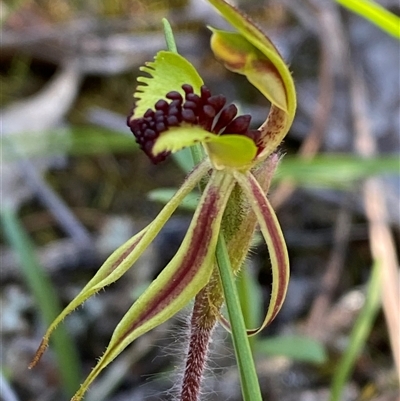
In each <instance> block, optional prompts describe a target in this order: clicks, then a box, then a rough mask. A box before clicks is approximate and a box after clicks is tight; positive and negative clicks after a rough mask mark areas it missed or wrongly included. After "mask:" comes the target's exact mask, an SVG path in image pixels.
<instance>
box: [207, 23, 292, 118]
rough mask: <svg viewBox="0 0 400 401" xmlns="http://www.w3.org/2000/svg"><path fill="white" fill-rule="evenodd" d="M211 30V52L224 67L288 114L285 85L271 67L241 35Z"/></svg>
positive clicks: (269, 62)
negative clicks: (240, 76)
mask: <svg viewBox="0 0 400 401" xmlns="http://www.w3.org/2000/svg"><path fill="white" fill-rule="evenodd" d="M210 29H211V31H212V33H213V35H212V37H211V48H212V50H213V52H214V54H215V56H216V57H217V58H218V59H219V60H221V61H223V63H224V65H225V67H226V68H228V69H229V70H231V71H233V72H237V73H239V74H242V75H245V76H246V78H247V79H248V80H249V82H250V83H251V84H252V85H254V86H255V87H256V88H257V89H258V90H259V91H260V92H261V93H262V94H263V95H264V96H265V97H266V98H267V99H268V100H269V101H270V102H271V103H272V104H274V105H276V106H278V107H279V108H280V109H282V110H285V111H286V112H288V104H287V95H286V88H285V82H284V80H283V79H282V77H281V75H280V73H279V71H278V70H277V68H276V66H275V65H274V63H273V62H272V61H271V60H270V59H269V58H267V57H266V56H265V55H264V54H263V53H262V52H261V51H260V50H259V49H257V48H256V47H255V46H253V45H252V44H251V43H250V42H249V41H248V40H246V39H245V38H244V37H243V36H242V35H241V34H240V33H234V32H226V31H221V30H219V29H214V28H210Z"/></svg>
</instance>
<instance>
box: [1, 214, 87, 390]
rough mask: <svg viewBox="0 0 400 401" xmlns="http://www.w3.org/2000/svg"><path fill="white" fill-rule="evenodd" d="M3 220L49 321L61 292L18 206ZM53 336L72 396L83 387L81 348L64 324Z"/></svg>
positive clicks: (39, 306)
mask: <svg viewBox="0 0 400 401" xmlns="http://www.w3.org/2000/svg"><path fill="white" fill-rule="evenodd" d="M1 221H2V225H3V231H4V235H5V238H6V239H7V241H8V242H9V243H10V245H11V247H12V248H13V250H14V251H15V253H16V254H17V256H18V258H19V259H20V266H21V269H22V273H23V276H24V278H25V281H26V283H27V285H28V287H29V289H30V290H31V292H32V294H33V296H34V298H35V300H36V303H37V305H38V308H39V310H40V313H41V316H42V318H43V320H44V323H45V324H46V325H48V324H50V323H51V322H52V321H53V319H54V318H55V317H56V316H57V315H58V314H59V312H60V311H61V305H60V302H59V300H58V296H57V293H56V291H55V289H54V287H53V286H52V284H51V282H50V280H49V278H48V277H47V275H46V274H45V273H44V271H43V269H42V267H41V266H40V264H39V262H38V260H37V258H36V255H35V251H34V248H33V244H32V242H31V240H30V238H29V237H28V235H27V233H26V232H25V230H24V228H23V227H22V225H21V224H20V222H19V221H18V217H17V215H16V213H15V212H14V210H13V209H12V208H7V207H3V208H2V211H1ZM53 340H54V350H55V354H56V358H57V362H58V367H59V372H60V375H61V378H62V383H63V388H64V391H65V393H66V394H67V395H69V396H72V395H73V394H74V393H75V391H76V389H77V388H78V387H79V384H80V379H81V375H80V364H79V358H78V352H77V350H76V348H75V345H74V343H73V342H72V340H71V338H70V337H69V335H68V333H67V331H66V330H65V329H64V328H63V327H60V328H59V329H58V330H57V331H56V332H55V333H54V337H53Z"/></svg>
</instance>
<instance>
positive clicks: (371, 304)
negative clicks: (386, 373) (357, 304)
mask: <svg viewBox="0 0 400 401" xmlns="http://www.w3.org/2000/svg"><path fill="white" fill-rule="evenodd" d="M380 268H381V266H380V264H379V263H378V262H377V261H375V263H374V265H373V268H372V273H371V277H370V279H369V283H368V288H367V293H366V300H365V304H364V306H363V308H362V310H361V313H360V315H359V316H358V318H357V320H356V323H355V325H354V328H353V330H352V332H351V335H350V342H349V345H348V347H347V349H346V351H345V353H344V354H343V356H342V358H341V360H340V361H339V364H338V366H337V367H336V370H335V373H334V375H333V378H332V385H331V397H330V401H340V400H341V395H342V392H343V388H344V386H345V384H346V382H347V380H348V378H349V376H350V374H351V371H352V369H353V367H354V364H355V363H356V360H357V357H358V356H359V355H360V353H361V351H362V349H363V347H364V345H365V342H366V340H367V338H368V336H369V334H370V332H371V329H372V325H373V323H374V320H375V317H376V315H377V313H378V311H379V308H380V305H381V302H380V299H381V291H380V289H381V282H380Z"/></svg>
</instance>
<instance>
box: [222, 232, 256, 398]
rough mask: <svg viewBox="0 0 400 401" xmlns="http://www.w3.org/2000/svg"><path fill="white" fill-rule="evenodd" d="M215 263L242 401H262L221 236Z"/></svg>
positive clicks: (227, 256) (226, 252)
mask: <svg viewBox="0 0 400 401" xmlns="http://www.w3.org/2000/svg"><path fill="white" fill-rule="evenodd" d="M217 261H218V267H219V273H220V276H221V282H222V287H223V289H224V296H225V302H226V307H227V310H228V315H229V321H230V324H231V329H232V340H233V345H234V348H235V354H236V361H237V364H238V368H239V374H240V382H241V385H242V394H243V400H244V401H262V397H261V390H260V385H259V383H258V378H257V372H256V368H255V365H254V360H253V355H252V351H251V347H250V343H249V338H248V337H247V333H246V326H245V323H244V318H243V314H242V310H241V307H240V301H239V296H238V293H237V289H236V284H235V279H234V276H233V272H232V268H231V264H230V261H229V255H228V251H227V249H226V244H225V241H224V239H223V237H222V235H220V238H219V241H218V247H217Z"/></svg>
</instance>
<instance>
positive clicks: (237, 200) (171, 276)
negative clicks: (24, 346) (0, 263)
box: [31, 0, 296, 401]
mask: <svg viewBox="0 0 400 401" xmlns="http://www.w3.org/2000/svg"><path fill="white" fill-rule="evenodd" d="M209 1H210V3H211V4H212V5H213V6H214V7H215V8H216V9H217V10H218V11H219V12H220V13H221V14H222V15H223V17H224V18H225V19H226V20H227V21H228V22H229V23H230V24H231V25H232V26H233V27H235V28H236V30H237V32H225V31H221V30H217V29H213V28H210V29H211V31H212V38H211V48H212V50H213V52H214V54H215V56H216V58H217V59H219V60H220V61H221V62H222V63H223V64H224V65H225V66H226V67H227V68H228V69H229V70H232V71H234V72H237V73H239V74H243V75H245V76H246V77H247V79H248V80H249V81H250V83H251V84H253V85H254V86H255V87H256V88H257V89H259V91H260V92H261V93H262V94H263V95H264V96H265V97H266V98H267V99H268V100H269V101H270V102H271V107H270V111H269V115H268V118H267V119H266V121H265V123H264V124H263V125H262V126H261V127H260V128H258V129H250V120H251V117H250V116H249V115H242V116H238V117H237V116H236V114H237V108H236V106H234V105H233V104H231V105H226V99H225V97H224V96H222V95H212V94H211V91H210V90H209V89H208V88H207V87H206V86H205V85H204V83H203V80H202V79H201V77H200V75H199V74H198V73H197V71H196V70H195V68H194V67H193V66H192V65H191V64H190V63H189V62H188V61H187V60H186V59H185V58H183V57H182V56H180V55H179V54H177V53H174V52H170V51H160V52H159V53H158V54H157V55H156V57H155V60H154V61H153V62H149V63H147V64H146V65H145V66H144V67H142V68H141V70H142V71H143V72H145V73H147V74H149V77H139V78H138V82H139V84H138V87H137V89H136V93H135V95H134V97H135V98H136V99H137V102H136V104H135V107H134V110H133V112H132V114H131V115H130V116H129V117H128V125H129V127H130V128H131V130H132V132H133V134H134V135H135V137H136V140H137V142H138V143H139V145H140V147H141V148H142V149H143V151H144V152H145V153H146V154H147V155H148V156H149V158H150V159H151V160H152V161H153V162H155V163H158V162H160V161H162V160H163V159H165V158H166V157H167V156H168V155H169V154H170V153H171V152H176V151H179V150H181V149H183V148H185V147H190V146H194V145H197V144H202V146H203V147H204V150H205V153H206V155H207V156H206V157H205V158H204V160H203V161H202V162H201V163H200V164H199V165H197V166H196V167H195V168H194V169H193V170H192V171H191V172H190V173H189V174H188V175H187V177H186V179H185V182H184V183H183V185H182V186H181V187H180V189H178V191H177V192H176V194H175V195H174V196H173V197H172V199H171V200H170V201H169V202H168V203H167V204H166V205H165V207H164V208H163V209H162V210H161V212H160V213H159V214H158V216H157V217H156V218H155V219H154V220H153V221H152V222H151V223H150V224H149V225H148V226H147V227H145V228H144V229H143V230H142V231H140V232H139V233H137V234H136V235H135V236H134V237H132V238H131V239H130V240H128V241H127V242H126V243H125V244H123V245H122V246H121V247H119V248H118V249H117V250H116V251H115V252H114V253H113V254H112V255H111V256H110V257H109V258H108V259H107V260H106V262H105V263H104V264H103V265H102V267H101V268H100V269H99V270H98V272H97V273H96V274H95V276H94V277H93V278H92V279H91V280H90V281H89V283H88V284H87V285H86V286H85V287H84V288H83V289H82V291H81V292H80V293H79V295H78V296H77V297H76V298H75V299H73V300H72V301H71V303H70V304H69V305H68V306H67V307H66V308H65V309H64V311H63V312H62V313H61V314H60V315H59V316H58V317H57V318H56V319H55V321H54V322H53V323H52V325H51V326H50V327H49V329H48V331H47V332H46V334H45V336H44V338H43V340H42V343H41V345H40V347H39V349H38V351H37V354H36V356H35V358H34V360H33V362H32V364H31V367H32V366H34V365H35V364H36V363H37V362H38V360H39V359H40V357H41V355H42V354H43V352H44V350H45V349H46V347H47V345H48V342H49V338H50V335H51V333H52V332H53V331H54V329H55V328H56V326H57V325H58V324H59V323H60V322H61V321H62V320H63V319H64V318H65V317H66V316H67V315H68V314H69V313H71V312H72V311H73V310H74V309H75V308H76V307H78V306H79V305H81V304H82V303H83V302H84V301H85V300H86V299H88V298H89V297H91V296H92V295H94V294H96V293H97V292H98V291H99V290H101V289H103V288H104V287H106V286H108V285H109V284H111V283H113V282H115V281H116V280H118V279H119V278H120V277H121V276H122V275H123V274H124V273H125V272H126V271H127V270H128V269H129V268H131V266H132V265H133V264H134V263H135V262H136V261H137V259H138V258H139V257H140V256H141V255H142V253H143V252H144V250H145V249H146V248H147V247H148V246H149V244H150V243H151V242H152V241H153V239H154V238H155V236H156V235H157V234H158V233H159V232H160V230H161V229H162V227H163V226H164V224H165V223H166V222H167V220H168V219H169V218H170V217H171V215H172V213H173V212H174V211H175V210H176V209H177V207H178V206H179V205H180V203H181V202H182V201H183V199H184V198H185V197H186V196H187V195H188V194H189V193H190V192H191V191H192V190H193V189H194V188H195V187H196V186H197V185H198V184H199V183H200V182H203V183H204V182H205V181H206V180H207V184H206V185H205V187H204V189H203V193H202V195H201V198H200V200H199V203H198V206H197V208H196V211H195V213H194V215H193V218H192V221H191V224H190V226H189V228H188V231H187V233H186V236H185V238H184V240H183V242H182V244H181V246H180V248H179V250H178V251H177V253H176V254H175V256H174V257H173V258H172V260H171V261H170V262H169V263H168V265H167V266H166V267H165V268H164V269H163V270H162V272H161V273H160V274H159V275H158V277H157V278H156V279H155V280H154V281H153V282H152V283H151V284H150V286H149V287H148V288H147V289H146V290H145V291H144V293H143V294H142V295H141V296H140V297H139V298H138V299H137V300H136V301H135V302H134V303H133V305H132V306H131V308H130V309H129V310H128V311H127V313H126V314H125V316H124V317H123V318H122V320H121V321H120V323H119V324H118V326H117V327H116V329H115V331H114V333H113V336H112V338H111V340H110V343H109V345H108V347H107V349H106V351H105V353H104V354H103V356H102V357H101V358H100V359H99V361H98V363H97V365H96V366H95V367H94V369H93V370H92V371H91V373H90V374H89V376H88V377H87V379H86V380H85V382H84V383H83V384H82V386H81V388H80V389H79V390H78V392H77V393H76V394H75V396H74V397H73V398H72V401H79V400H81V398H82V397H83V395H84V393H85V392H86V390H87V388H88V387H89V385H90V384H91V383H92V381H93V380H94V379H95V378H96V377H97V376H98V375H99V373H100V372H101V371H102V370H103V369H104V368H105V367H106V366H107V365H108V364H110V363H111V362H112V361H113V360H114V359H115V358H116V357H117V356H118V355H119V354H120V353H121V352H122V351H123V350H124V349H125V348H126V347H127V346H128V345H129V344H130V343H131V342H132V341H134V340H135V339H137V338H138V337H139V336H141V335H142V334H144V333H146V332H148V331H149V330H151V329H153V328H154V327H156V326H158V325H160V324H161V323H163V322H165V321H166V320H167V319H169V318H171V317H172V316H173V315H174V314H176V313H177V312H178V311H179V310H181V309H182V308H183V307H184V306H185V305H187V304H188V303H189V302H190V300H192V299H193V298H194V297H196V296H197V295H198V294H199V293H200V292H201V291H202V290H203V289H204V288H205V287H207V286H208V288H210V293H209V294H208V295H207V300H208V301H207V302H209V305H208V310H211V311H216V312H215V314H216V315H218V313H219V312H218V311H219V309H220V306H221V305H222V302H223V293H222V290H221V287H220V285H219V279H218V277H217V273H216V272H217V269H216V261H215V249H216V244H217V238H218V235H219V234H220V232H222V233H223V234H224V235H225V238H226V240H227V245H228V251H229V255H230V258H231V261H232V268H233V269H234V271H235V273H237V271H238V270H239V269H240V266H241V264H242V262H243V260H244V258H245V256H246V254H247V252H248V250H249V247H250V241H251V236H252V234H253V231H254V228H255V227H256V225H257V224H258V225H259V227H260V229H261V232H262V234H263V236H264V238H265V241H266V243H267V246H268V249H269V253H270V258H271V266H272V276H273V284H272V294H271V301H270V305H269V309H268V311H267V315H266V317H265V320H264V322H263V324H262V326H261V327H260V328H259V329H255V330H249V334H254V333H256V332H258V331H259V330H260V329H261V328H263V327H265V325H267V324H268V323H270V322H271V321H272V320H273V319H274V317H275V316H276V314H277V313H278V311H279V309H280V308H281V305H282V303H283V301H284V298H285V294H286V289H287V285H288V280H289V262H288V255H287V250H286V245H285V241H284V238H283V235H282V232H281V229H280V227H279V223H278V221H277V218H276V216H275V213H274V211H273V209H272V208H271V205H270V203H269V201H268V199H267V198H266V196H265V188H266V186H268V185H269V183H267V182H266V181H267V179H269V178H270V175H271V174H272V171H273V169H274V166H275V165H276V164H277V160H278V156H277V155H276V153H274V152H275V150H276V148H277V147H278V146H279V144H280V143H281V141H282V139H283V138H284V137H285V135H286V133H287V132H288V130H289V128H290V126H291V124H292V121H293V118H294V113H295V108H296V97H295V90H294V84H293V80H292V77H291V74H290V72H289V70H288V68H287V66H286V64H285V62H284V61H283V59H282V57H281V56H280V54H279V52H278V51H277V49H276V48H275V46H274V45H273V44H272V43H271V42H270V40H269V39H268V38H267V37H266V36H265V35H264V34H263V33H262V32H261V31H260V30H259V29H258V28H257V27H256V26H255V25H254V24H253V23H252V22H251V21H250V20H249V19H248V18H247V17H246V16H244V15H242V14H241V13H239V11H238V10H236V9H235V8H234V7H232V6H230V5H229V4H228V3H226V2H225V1H223V0H209ZM268 177H269V178H268ZM216 277H217V278H216ZM213 283H214V284H213ZM215 283H216V284H215ZM219 318H221V316H220V315H219ZM221 320H222V322H223V323H224V324H225V325H228V323H227V321H226V320H225V319H223V318H222V319H221Z"/></svg>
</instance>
